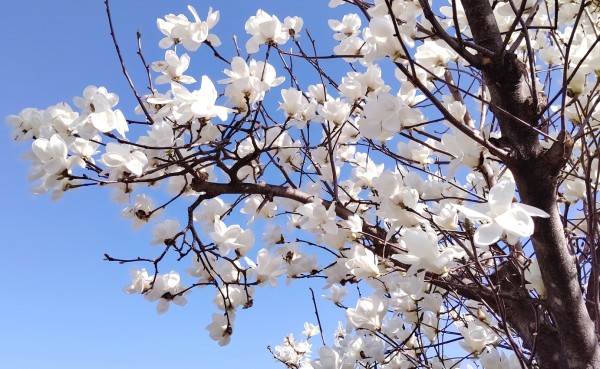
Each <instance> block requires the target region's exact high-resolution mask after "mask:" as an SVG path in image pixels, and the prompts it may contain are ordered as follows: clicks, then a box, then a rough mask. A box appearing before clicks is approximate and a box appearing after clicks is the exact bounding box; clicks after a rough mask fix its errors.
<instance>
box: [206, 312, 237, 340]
mask: <svg viewBox="0 0 600 369" xmlns="http://www.w3.org/2000/svg"><path fill="white" fill-rule="evenodd" d="M234 318H235V314H234V313H233V311H229V312H228V313H227V314H213V315H212V322H211V323H210V324H209V325H207V326H206V330H208V334H209V336H210V338H212V339H213V340H215V341H217V342H218V343H219V346H225V345H227V344H228V343H229V341H231V334H232V333H233V319H234Z"/></svg>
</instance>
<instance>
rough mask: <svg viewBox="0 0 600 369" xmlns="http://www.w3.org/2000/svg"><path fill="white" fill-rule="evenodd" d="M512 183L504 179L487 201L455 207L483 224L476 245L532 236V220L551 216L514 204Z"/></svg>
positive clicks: (475, 236)
mask: <svg viewBox="0 0 600 369" xmlns="http://www.w3.org/2000/svg"><path fill="white" fill-rule="evenodd" d="M515 188H516V187H515V183H514V182H513V181H511V180H504V181H501V182H500V183H498V184H497V185H495V186H494V187H492V188H491V189H490V193H489V195H488V202H486V203H483V204H475V205H471V206H470V207H466V206H462V205H455V207H456V209H458V211H460V212H461V213H463V214H464V215H465V216H466V217H467V218H469V219H470V220H474V221H479V222H481V223H482V225H481V226H479V227H478V228H477V230H476V231H475V234H474V235H473V241H474V242H475V244H476V245H477V246H487V245H491V244H493V243H495V242H498V240H500V238H501V237H503V236H505V237H506V242H508V243H509V244H515V243H516V242H517V241H518V240H519V238H521V237H529V236H531V235H532V234H533V230H534V229H533V219H531V217H532V216H534V217H543V218H548V217H549V216H550V215H549V214H548V213H546V212H545V211H543V210H540V209H538V208H535V207H533V206H530V205H526V204H520V203H515V202H513V197H514V195H515Z"/></svg>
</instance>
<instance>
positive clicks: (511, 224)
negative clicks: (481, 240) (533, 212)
mask: <svg viewBox="0 0 600 369" xmlns="http://www.w3.org/2000/svg"><path fill="white" fill-rule="evenodd" d="M495 220H496V222H497V223H498V225H500V226H501V227H502V228H504V229H506V230H507V231H508V232H511V233H513V234H516V235H517V236H520V237H528V236H531V235H532V234H533V219H531V217H530V216H529V215H528V214H527V213H526V212H525V211H523V210H521V209H520V208H517V207H515V208H512V209H511V210H510V211H508V212H506V213H504V214H502V215H500V216H498V217H496V219H495Z"/></svg>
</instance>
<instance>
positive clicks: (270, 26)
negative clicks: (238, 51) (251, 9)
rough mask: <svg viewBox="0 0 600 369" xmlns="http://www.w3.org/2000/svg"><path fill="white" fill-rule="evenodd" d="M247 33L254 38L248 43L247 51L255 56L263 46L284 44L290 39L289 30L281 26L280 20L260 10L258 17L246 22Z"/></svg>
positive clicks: (257, 13)
mask: <svg viewBox="0 0 600 369" xmlns="http://www.w3.org/2000/svg"><path fill="white" fill-rule="evenodd" d="M245 27H246V32H247V33H248V34H249V35H251V36H252V37H251V38H250V39H249V40H248V42H246V51H247V52H248V54H253V53H255V52H257V51H258V48H259V46H260V45H261V44H264V43H269V42H272V43H276V44H284V43H286V42H287V40H288V39H289V38H290V34H289V32H288V31H287V29H286V28H285V27H284V26H283V25H282V24H281V22H280V21H279V18H277V17H276V16H274V15H269V14H267V13H266V12H265V11H264V10H262V9H258V11H257V12H256V15H253V16H251V17H250V18H249V19H248V21H247V22H246V26H245Z"/></svg>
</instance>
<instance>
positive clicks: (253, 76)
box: [218, 56, 285, 110]
mask: <svg viewBox="0 0 600 369" xmlns="http://www.w3.org/2000/svg"><path fill="white" fill-rule="evenodd" d="M223 72H224V73H225V74H226V75H227V76H228V77H229V78H224V79H221V80H219V81H218V83H221V84H227V87H226V88H225V95H226V96H227V97H229V103H232V104H234V105H235V106H236V107H237V108H238V109H240V110H246V109H247V105H248V102H249V103H250V104H255V103H257V102H258V101H261V100H262V99H263V98H264V96H265V93H266V92H267V91H268V90H269V89H271V88H272V87H276V86H279V85H280V84H281V83H283V81H284V80H285V78H284V77H277V74H276V71H275V68H274V67H273V66H272V65H271V64H269V63H265V62H263V61H256V60H254V59H252V60H250V64H247V63H246V61H245V60H244V59H243V58H241V57H239V56H236V57H234V58H233V59H232V60H231V70H228V69H225V70H224V71H223Z"/></svg>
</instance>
